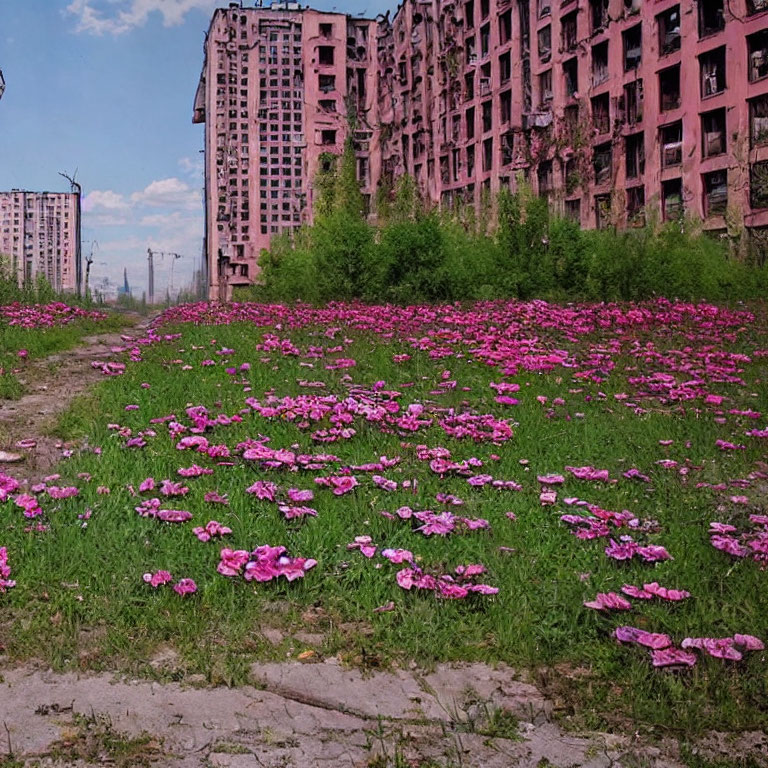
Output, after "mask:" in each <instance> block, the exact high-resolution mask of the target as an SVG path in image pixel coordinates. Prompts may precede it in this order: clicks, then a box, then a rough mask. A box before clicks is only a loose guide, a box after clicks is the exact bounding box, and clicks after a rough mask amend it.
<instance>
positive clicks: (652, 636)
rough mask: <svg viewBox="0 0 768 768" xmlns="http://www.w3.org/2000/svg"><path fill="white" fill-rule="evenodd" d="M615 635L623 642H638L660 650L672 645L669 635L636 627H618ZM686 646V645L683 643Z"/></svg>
mask: <svg viewBox="0 0 768 768" xmlns="http://www.w3.org/2000/svg"><path fill="white" fill-rule="evenodd" d="M613 635H614V637H615V638H616V639H617V640H619V641H621V642H622V643H637V644H638V645H644V646H645V647H646V648H653V649H655V650H660V649H662V648H668V647H669V646H670V645H672V638H671V637H670V636H669V635H662V634H656V633H654V632H646V631H645V630H642V629H637V628H636V627H617V628H616V630H615V631H614V633H613ZM683 648H685V645H683Z"/></svg>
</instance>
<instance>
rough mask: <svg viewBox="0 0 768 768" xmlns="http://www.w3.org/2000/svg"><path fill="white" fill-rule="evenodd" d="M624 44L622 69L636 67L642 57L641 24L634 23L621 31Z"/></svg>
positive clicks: (627, 69)
mask: <svg viewBox="0 0 768 768" xmlns="http://www.w3.org/2000/svg"><path fill="white" fill-rule="evenodd" d="M621 39H622V42H623V44H624V71H625V72H629V70H630V69H637V68H638V67H639V66H640V62H641V61H642V58H643V25H642V24H635V26H634V27H630V28H629V29H627V30H625V31H624V32H622V33H621Z"/></svg>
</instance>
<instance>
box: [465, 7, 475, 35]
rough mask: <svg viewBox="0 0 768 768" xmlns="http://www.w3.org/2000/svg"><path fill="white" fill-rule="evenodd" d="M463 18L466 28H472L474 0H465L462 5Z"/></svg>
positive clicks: (473, 22)
mask: <svg viewBox="0 0 768 768" xmlns="http://www.w3.org/2000/svg"><path fill="white" fill-rule="evenodd" d="M464 18H465V19H466V21H467V29H472V28H473V27H474V26H475V0H467V4H466V5H465V6H464Z"/></svg>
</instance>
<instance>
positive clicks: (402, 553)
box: [381, 549, 413, 565]
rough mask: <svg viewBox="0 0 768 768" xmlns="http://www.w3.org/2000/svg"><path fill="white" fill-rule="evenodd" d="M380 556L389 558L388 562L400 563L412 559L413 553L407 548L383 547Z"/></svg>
mask: <svg viewBox="0 0 768 768" xmlns="http://www.w3.org/2000/svg"><path fill="white" fill-rule="evenodd" d="M381 556H382V557H385V558H386V559H387V560H389V562H390V563H395V564H396V565H400V564H402V563H410V562H412V561H413V553H412V552H411V551H410V550H408V549H383V550H382V551H381Z"/></svg>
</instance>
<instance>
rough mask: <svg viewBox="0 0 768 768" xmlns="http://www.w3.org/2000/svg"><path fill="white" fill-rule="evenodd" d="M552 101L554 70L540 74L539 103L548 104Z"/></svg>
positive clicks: (541, 104)
mask: <svg viewBox="0 0 768 768" xmlns="http://www.w3.org/2000/svg"><path fill="white" fill-rule="evenodd" d="M551 101H552V70H551V69H548V70H546V72H542V73H541V74H540V75H539V105H540V106H542V107H543V106H546V105H547V104H549V103H550V102H551Z"/></svg>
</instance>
